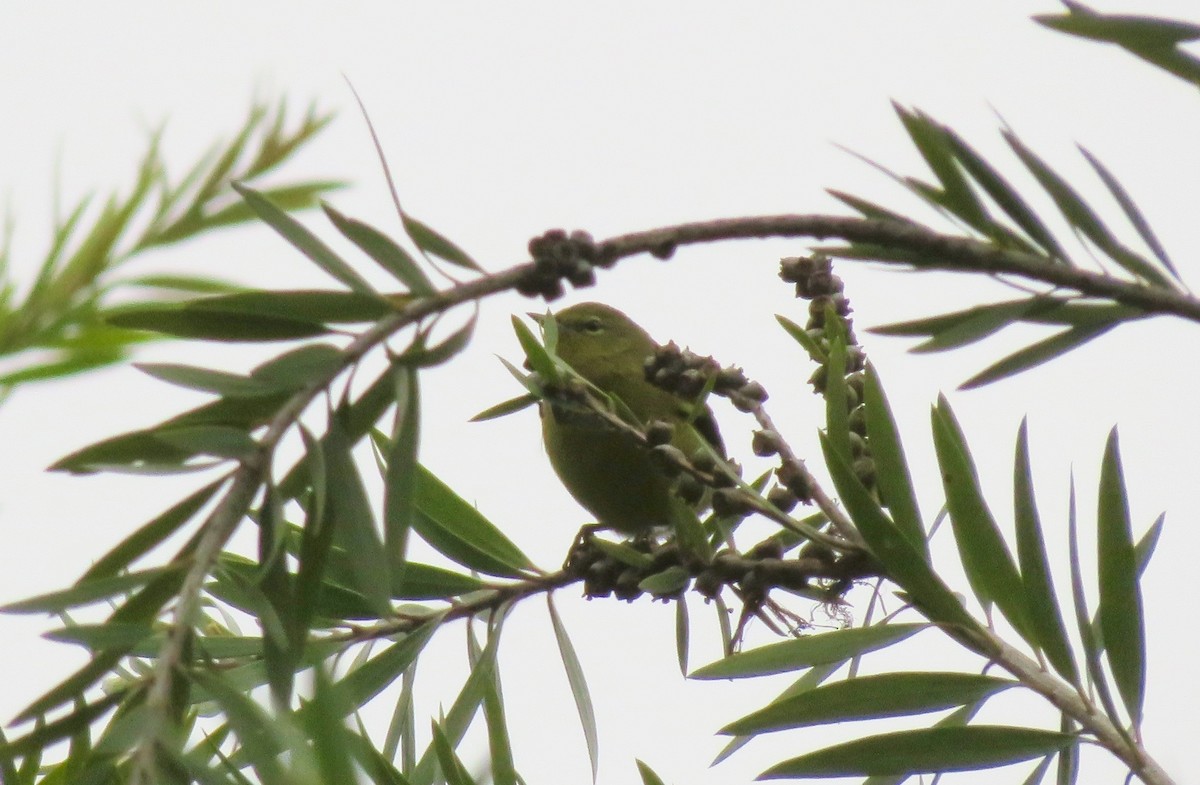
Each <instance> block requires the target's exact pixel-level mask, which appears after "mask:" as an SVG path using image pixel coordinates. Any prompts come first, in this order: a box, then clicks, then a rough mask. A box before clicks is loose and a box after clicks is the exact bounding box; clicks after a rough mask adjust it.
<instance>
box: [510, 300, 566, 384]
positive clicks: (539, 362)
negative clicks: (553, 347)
mask: <svg viewBox="0 0 1200 785" xmlns="http://www.w3.org/2000/svg"><path fill="white" fill-rule="evenodd" d="M550 319H553V317H550ZM512 326H513V331H514V332H515V333H516V334H517V341H518V342H519V343H520V344H521V349H522V351H524V352H525V359H526V360H528V361H529V367H530V368H532V369H533V370H534V372H535V373H537V374H538V375H539V376H541V377H542V379H543V380H544V381H547V382H551V381H557V380H558V376H559V373H558V367H557V366H555V364H554V360H552V359H551V358H550V355H549V354H547V353H546V349H545V347H543V346H542V344H541V343H540V342H539V341H538V339H537V338H536V337H535V336H534V334H533V331H532V330H530V329H529V326H528V325H527V324H525V322H523V321H521V319H520V318H519V317H517V316H513V317H512Z"/></svg>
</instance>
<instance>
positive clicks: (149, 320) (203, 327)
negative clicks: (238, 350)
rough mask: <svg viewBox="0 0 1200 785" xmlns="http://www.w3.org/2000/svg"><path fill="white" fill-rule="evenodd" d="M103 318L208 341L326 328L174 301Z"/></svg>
mask: <svg viewBox="0 0 1200 785" xmlns="http://www.w3.org/2000/svg"><path fill="white" fill-rule="evenodd" d="M106 321H107V322H108V323H109V324H111V325H113V326H115V327H124V328H126V329H130V330H149V331H151V332H158V333H163V334H164V335H174V336H176V337H178V338H199V339H203V340H208V341H229V342H238V341H254V342H257V341H290V340H295V339H297V338H311V337H313V336H317V335H324V334H325V333H327V332H329V331H328V330H327V329H326V328H325V325H323V324H317V323H315V322H308V321H302V320H300V319H290V318H286V317H281V316H267V315H265V314H258V315H252V314H247V313H241V312H238V311H220V310H199V309H189V308H187V307H186V306H180V305H176V304H164V305H142V306H131V307H129V308H124V309H121V310H120V311H114V312H112V314H111V315H110V316H108V317H107V319H106Z"/></svg>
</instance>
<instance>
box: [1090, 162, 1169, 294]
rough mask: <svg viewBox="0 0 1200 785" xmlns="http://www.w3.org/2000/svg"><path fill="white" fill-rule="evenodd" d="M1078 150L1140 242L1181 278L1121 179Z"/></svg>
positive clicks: (1164, 265)
mask: <svg viewBox="0 0 1200 785" xmlns="http://www.w3.org/2000/svg"><path fill="white" fill-rule="evenodd" d="M1079 152H1081V153H1083V157H1084V158H1086V159H1087V161H1088V163H1089V164H1091V165H1092V168H1093V169H1095V170H1096V174H1097V175H1099V176H1100V179H1101V180H1102V181H1104V187H1105V188H1107V189H1108V192H1109V193H1110V194H1112V197H1113V199H1115V200H1116V202H1117V204H1119V205H1120V206H1121V210H1122V211H1123V212H1124V213H1125V217H1126V218H1128V219H1129V223H1131V224H1133V228H1134V229H1136V230H1137V233H1138V236H1140V237H1141V238H1142V242H1144V243H1145V244H1146V247H1147V248H1149V249H1150V251H1151V252H1152V253H1153V254H1154V256H1155V257H1157V258H1158V261H1160V262H1162V266H1163V267H1165V268H1166V269H1167V271H1168V272H1170V273H1171V275H1172V276H1174V278H1175V280H1177V281H1178V280H1181V279H1180V278H1179V271H1178V270H1176V269H1175V265H1174V264H1172V263H1171V258H1170V257H1169V256H1167V251H1166V249H1165V248H1163V246H1162V243H1161V242H1159V240H1158V236H1157V235H1156V234H1154V230H1153V229H1151V228H1150V223H1149V222H1148V221H1147V220H1146V217H1145V216H1144V215H1142V211H1141V210H1139V209H1138V206H1137V204H1135V203H1134V201H1133V198H1132V197H1130V196H1129V192H1128V191H1126V190H1125V186H1123V185H1121V181H1120V180H1118V179H1117V178H1116V177H1115V176H1114V175H1113V173H1112V172H1110V171H1109V170H1108V168H1107V167H1106V166H1105V165H1104V164H1102V163H1101V162H1100V159H1098V158H1096V157H1095V156H1094V155H1092V154H1091V153H1090V152H1088V151H1087V150H1086V149H1085V148H1083V147H1080V148H1079Z"/></svg>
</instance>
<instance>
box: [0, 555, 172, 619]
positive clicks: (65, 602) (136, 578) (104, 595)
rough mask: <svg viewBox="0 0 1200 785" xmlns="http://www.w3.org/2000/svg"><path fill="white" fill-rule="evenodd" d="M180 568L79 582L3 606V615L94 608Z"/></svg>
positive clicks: (161, 568) (1, 609)
mask: <svg viewBox="0 0 1200 785" xmlns="http://www.w3.org/2000/svg"><path fill="white" fill-rule="evenodd" d="M180 571H181V565H167V566H166V567H157V568H154V569H150V570H141V571H139V572H129V573H123V574H121V575H110V576H107V577H102V578H94V579H92V580H89V581H86V582H82V583H78V584H76V585H75V586H72V587H70V588H69V589H62V590H61V591H53V592H48V593H46V594H39V595H37V596H36V597H30V598H29V599H27V600H18V601H16V602H10V603H8V604H6V605H3V606H0V613H56V614H57V613H62V612H64V611H67V610H69V609H71V608H78V607H80V606H82V605H91V604H93V603H96V602H100V601H102V600H107V599H109V598H110V597H114V596H116V595H118V594H125V593H127V592H129V591H131V590H133V589H137V588H140V587H142V586H144V585H146V584H147V583H149V582H150V581H152V580H154V579H156V578H158V577H160V576H162V575H163V574H165V573H168V572H180Z"/></svg>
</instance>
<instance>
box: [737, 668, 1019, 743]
mask: <svg viewBox="0 0 1200 785" xmlns="http://www.w3.org/2000/svg"><path fill="white" fill-rule="evenodd" d="M1015 686H1018V682H1015V681H1012V680H1011V679H997V678H994V677H991V676H981V675H979V674H975V673H886V674H881V675H877V676H860V677H858V678H854V679H844V680H842V681H839V682H835V683H833V684H827V685H825V686H823V687H818V688H816V689H813V690H808V691H807V692H804V693H801V694H799V695H796V696H793V697H790V698H784V699H782V700H777V701H774V702H772V703H771V704H769V705H767V706H766V707H765V708H762V709H759V710H758V711H756V712H753V713H752V714H748V715H747V716H745V717H743V718H741V719H740V720H737V721H736V722H731V723H730V724H728V725H726V726H725V727H724V728H722V729H721V730H720V733H725V734H756V733H766V732H770V731H778V730H786V729H788V728H803V727H807V726H811V725H826V724H829V723H833V722H848V721H852V720H869V719H878V718H881V717H898V716H903V715H907V714H924V713H927V712H931V711H941V710H943V709H949V708H953V707H955V706H965V705H967V704H971V703H975V702H977V701H981V700H983V699H984V698H987V697H989V696H991V695H994V694H996V693H997V692H1000V691H1001V690H1006V689H1008V688H1009V687H1015Z"/></svg>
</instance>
